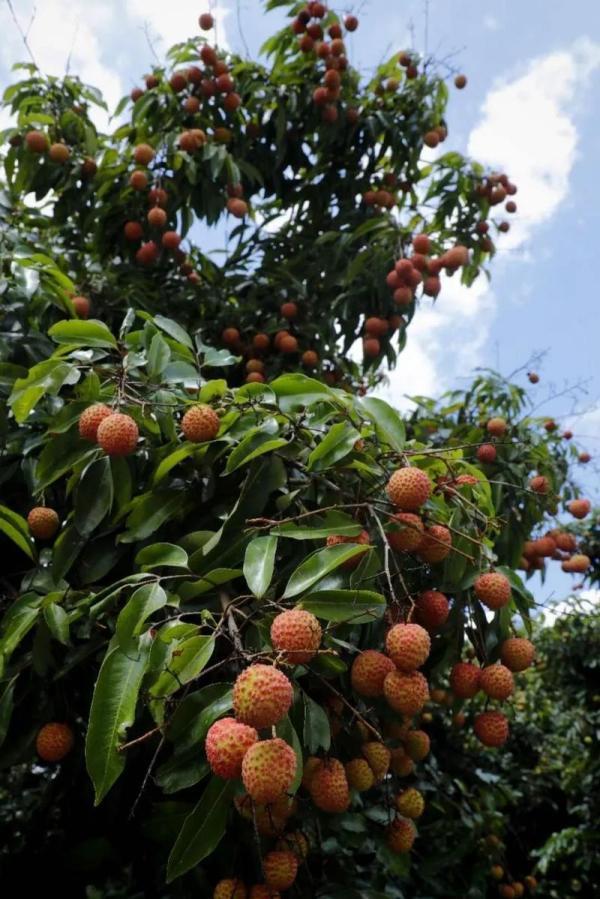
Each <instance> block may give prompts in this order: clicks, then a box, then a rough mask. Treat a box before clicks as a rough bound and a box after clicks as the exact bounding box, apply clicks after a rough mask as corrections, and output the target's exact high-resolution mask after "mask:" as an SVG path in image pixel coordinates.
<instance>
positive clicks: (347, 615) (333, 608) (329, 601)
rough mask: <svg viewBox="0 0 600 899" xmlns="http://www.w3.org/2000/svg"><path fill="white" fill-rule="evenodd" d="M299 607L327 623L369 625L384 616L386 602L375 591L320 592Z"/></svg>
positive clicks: (310, 596)
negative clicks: (346, 622)
mask: <svg viewBox="0 0 600 899" xmlns="http://www.w3.org/2000/svg"><path fill="white" fill-rule="evenodd" d="M299 606H300V608H302V609H306V610H307V612H312V613H313V615H316V616H317V618H323V619H325V621H351V622H352V624H367V623H370V622H372V621H377V620H378V619H379V618H381V617H382V616H383V613H384V612H385V609H386V601H385V596H382V594H381V593H375V592H374V591H373V590H318V591H316V592H315V593H311V594H310V595H309V596H307V597H305V598H304V599H303V600H302V601H301V602H300V603H299Z"/></svg>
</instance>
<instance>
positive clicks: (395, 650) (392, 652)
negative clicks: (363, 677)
mask: <svg viewBox="0 0 600 899" xmlns="http://www.w3.org/2000/svg"><path fill="white" fill-rule="evenodd" d="M385 649H386V652H387V654H388V655H389V656H390V658H391V660H392V661H393V663H394V665H396V667H397V668H398V669H399V670H400V671H404V672H410V671H414V670H415V669H416V668H420V667H421V665H423V664H424V663H425V662H426V660H427V657H428V655H429V652H430V650H431V638H430V636H429V634H428V633H427V631H426V630H425V628H422V627H421V625H420V624H395V625H394V626H393V627H392V628H390V630H389V631H388V633H387V636H386V638H385Z"/></svg>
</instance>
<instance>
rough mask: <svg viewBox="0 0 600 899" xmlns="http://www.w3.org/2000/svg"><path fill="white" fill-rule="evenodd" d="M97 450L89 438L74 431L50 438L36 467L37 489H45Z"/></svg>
mask: <svg viewBox="0 0 600 899" xmlns="http://www.w3.org/2000/svg"><path fill="white" fill-rule="evenodd" d="M97 452H98V448H97V447H95V446H90V444H89V443H88V441H87V440H79V439H78V438H76V437H75V436H74V435H73V434H72V433H67V434H59V436H58V437H54V438H53V439H52V440H49V441H48V443H47V444H46V446H45V447H44V449H43V450H42V452H41V453H40V457H39V459H38V461H37V465H36V467H35V477H36V482H35V488H36V491H38V492H39V491H41V490H45V489H46V487H49V486H50V484H52V483H54V481H56V480H57V479H58V478H60V477H62V476H63V474H65V473H66V472H67V471H70V469H71V468H73V467H74V466H75V465H77V464H78V463H80V462H84V461H85V460H87V459H90V458H91V457H92V456H94V455H96V454H97Z"/></svg>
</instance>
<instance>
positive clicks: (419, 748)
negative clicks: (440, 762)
mask: <svg viewBox="0 0 600 899" xmlns="http://www.w3.org/2000/svg"><path fill="white" fill-rule="evenodd" d="M430 748H431V740H430V739H429V734H427V733H426V732H425V731H424V730H409V732H408V733H407V734H406V736H405V738H404V749H405V751H406V754H407V756H408V757H409V758H410V759H412V760H413V761H414V762H422V761H423V759H424V758H425V757H426V756H427V755H429V750H430Z"/></svg>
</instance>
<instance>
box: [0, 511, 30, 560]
mask: <svg viewBox="0 0 600 899" xmlns="http://www.w3.org/2000/svg"><path fill="white" fill-rule="evenodd" d="M0 531H2V533H4V534H6V536H7V537H8V538H9V539H10V540H12V542H13V543H15V544H16V545H17V546H18V547H19V549H21V550H23V552H24V553H25V554H26V555H28V556H29V558H30V559H34V558H35V553H34V549H33V543H32V540H31V537H30V535H29V527H28V525H27V522H26V521H25V519H24V518H21V516H20V515H17V513H16V512H13V511H12V509H9V508H8V506H0Z"/></svg>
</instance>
